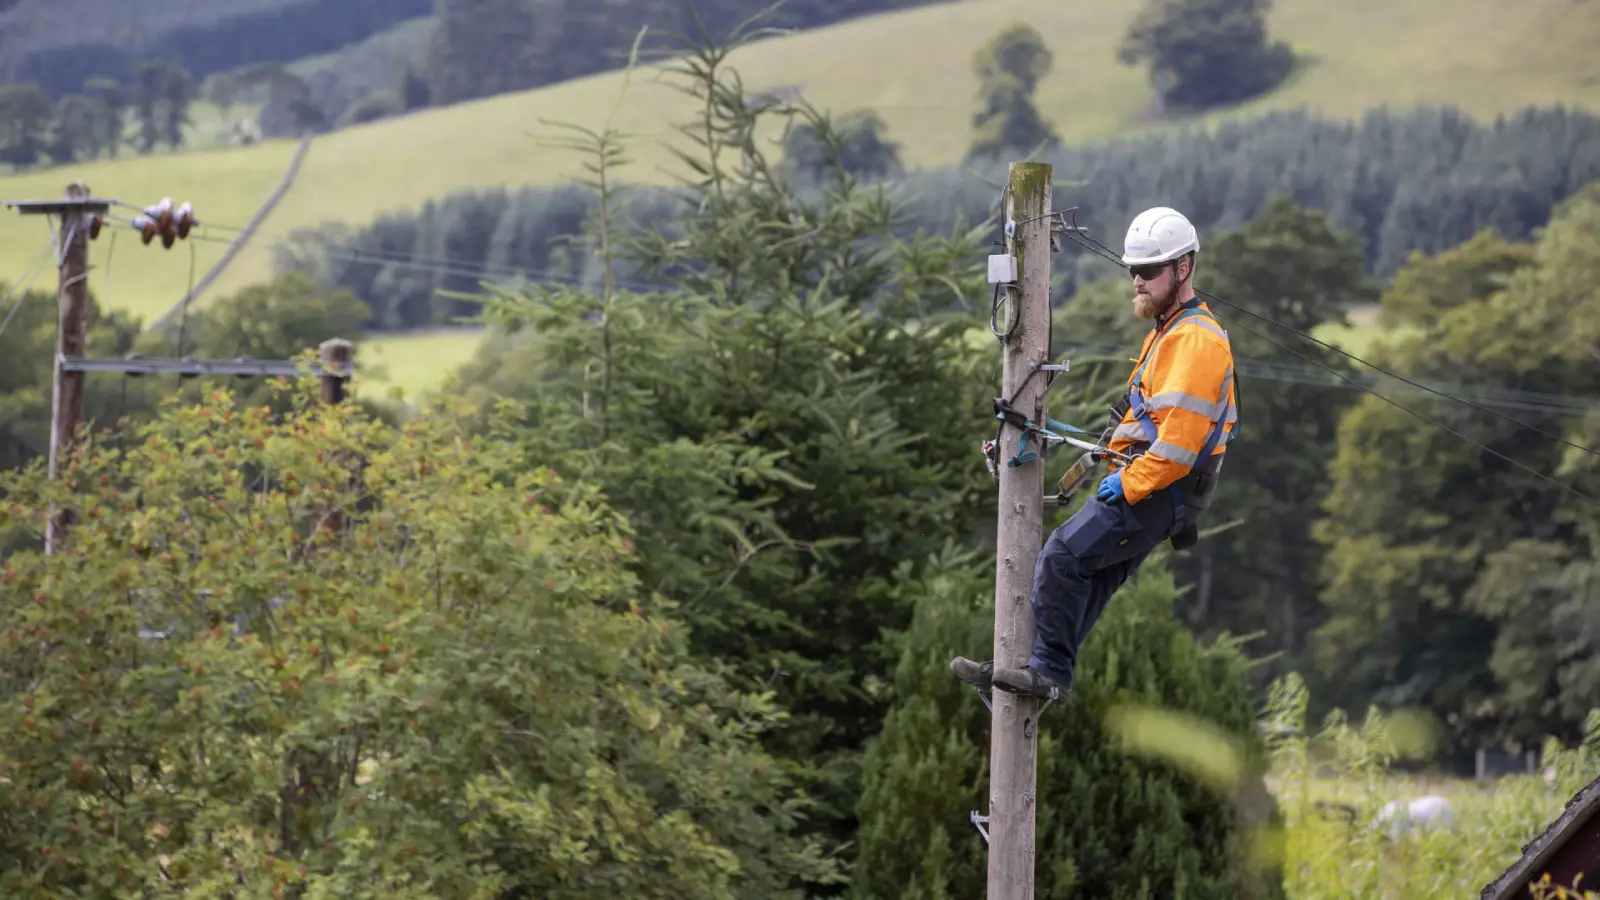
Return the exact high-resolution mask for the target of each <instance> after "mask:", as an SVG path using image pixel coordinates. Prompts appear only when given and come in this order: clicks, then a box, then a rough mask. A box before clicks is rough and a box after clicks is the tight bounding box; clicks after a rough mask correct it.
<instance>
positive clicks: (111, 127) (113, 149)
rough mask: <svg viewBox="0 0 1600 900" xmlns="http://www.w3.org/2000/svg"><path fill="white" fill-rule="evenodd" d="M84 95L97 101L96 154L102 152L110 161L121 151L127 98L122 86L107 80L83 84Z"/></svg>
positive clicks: (101, 79) (96, 80)
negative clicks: (108, 156) (107, 155)
mask: <svg viewBox="0 0 1600 900" xmlns="http://www.w3.org/2000/svg"><path fill="white" fill-rule="evenodd" d="M83 92H84V94H86V95H88V96H90V97H93V98H94V99H95V100H97V101H99V105H98V107H97V108H96V112H97V113H98V114H99V117H98V118H97V120H96V129H95V133H96V135H97V136H98V140H97V141H96V143H95V148H96V153H98V152H99V151H101V150H104V151H105V152H106V153H107V154H109V155H110V156H111V158H112V159H116V158H117V154H118V153H120V152H121V151H122V132H123V128H124V125H125V120H126V117H127V111H128V97H127V94H126V93H125V92H124V91H123V89H122V85H120V84H118V83H117V82H115V81H112V80H111V79H109V78H91V79H89V80H88V81H86V82H84V84H83Z"/></svg>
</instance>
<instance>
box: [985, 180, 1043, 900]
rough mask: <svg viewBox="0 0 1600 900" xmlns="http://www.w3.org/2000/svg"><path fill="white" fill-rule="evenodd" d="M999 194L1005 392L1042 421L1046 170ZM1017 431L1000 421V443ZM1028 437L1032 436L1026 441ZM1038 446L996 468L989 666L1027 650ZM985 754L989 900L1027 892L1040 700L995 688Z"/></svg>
mask: <svg viewBox="0 0 1600 900" xmlns="http://www.w3.org/2000/svg"><path fill="white" fill-rule="evenodd" d="M1009 174H1010V178H1009V185H1010V189H1009V190H1008V191H1007V192H1006V197H1007V202H1006V209H1005V216H1006V252H1008V253H1010V254H1011V255H1012V256H1013V257H1015V258H1016V260H1017V281H1018V283H1019V284H1020V286H1021V289H1022V291H1021V297H1020V299H1016V298H1014V301H1013V302H1017V303H1019V304H1020V309H1019V311H1018V315H1017V322H1016V325H1015V327H1013V328H1012V329H1011V331H1010V334H1009V336H1008V337H1007V340H1006V342H1005V344H1004V346H1003V349H1002V351H1001V353H1002V357H1003V360H1004V369H1003V372H1002V375H1001V383H1002V386H1003V391H1004V394H1003V396H1005V397H1012V396H1013V395H1015V399H1014V400H1013V401H1012V404H1013V405H1014V406H1015V408H1016V409H1018V410H1019V411H1022V412H1024V413H1025V414H1027V415H1028V417H1029V418H1030V419H1031V420H1032V421H1034V422H1039V423H1043V422H1044V421H1045V407H1044V402H1045V388H1046V386H1047V385H1048V383H1049V379H1048V378H1046V377H1042V375H1041V377H1038V378H1030V377H1029V375H1030V374H1031V373H1032V372H1033V371H1034V369H1035V368H1036V367H1038V366H1042V365H1046V364H1048V363H1049V362H1050V360H1048V359H1047V358H1046V354H1047V353H1048V352H1049V351H1048V347H1049V345H1050V344H1049V341H1050V335H1049V331H1050V201H1051V187H1052V170H1051V167H1050V166H1049V165H1045V164H1042V163H1030V162H1021V163H1012V164H1011V170H1010V173H1009ZM1018 438H1019V434H1018V432H1017V430H1016V429H1015V428H1014V427H1012V426H1010V425H1006V426H1004V428H1003V431H1002V438H1001V439H1002V441H1003V443H1002V444H1001V446H1002V447H1015V446H1016V445H1017V444H1016V442H1017V440H1018ZM1030 440H1032V439H1030ZM1043 450H1044V448H1043V447H1040V448H1039V458H1037V459H1035V460H1033V461H1032V462H1028V463H1025V464H1023V465H1020V466H1015V467H1012V466H1000V467H999V472H1000V486H999V490H1000V500H999V530H998V533H997V548H996V549H997V552H996V554H995V557H996V559H995V608H994V664H995V667H996V668H1001V667H1005V668H1013V669H1015V668H1020V667H1021V666H1022V665H1023V664H1024V663H1026V662H1027V661H1028V655H1029V653H1030V651H1031V650H1032V649H1033V638H1034V625H1033V613H1032V610H1030V609H1029V607H1028V595H1029V593H1030V590H1031V588H1032V587H1033V565H1034V560H1035V558H1036V557H1037V556H1038V555H1039V548H1040V546H1041V544H1042V543H1043V533H1044V453H1043ZM992 702H993V710H994V711H993V719H992V721H993V727H992V728H991V731H990V753H989V890H988V896H989V900H1033V875H1034V820H1035V817H1034V798H1035V782H1036V778H1037V772H1038V768H1037V764H1038V721H1037V719H1038V710H1039V707H1040V706H1041V705H1042V704H1043V701H1040V700H1036V699H1034V698H1032V697H1019V696H1017V695H1015V694H1011V693H1008V692H1006V691H995V692H994V694H993V701H992Z"/></svg>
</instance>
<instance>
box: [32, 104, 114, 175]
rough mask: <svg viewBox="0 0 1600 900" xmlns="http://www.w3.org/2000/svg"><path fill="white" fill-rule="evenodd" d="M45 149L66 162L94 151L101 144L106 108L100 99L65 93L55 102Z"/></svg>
mask: <svg viewBox="0 0 1600 900" xmlns="http://www.w3.org/2000/svg"><path fill="white" fill-rule="evenodd" d="M54 118H55V121H54V122H53V123H52V127H51V129H50V144H49V146H48V147H47V148H46V151H45V152H46V153H47V154H48V155H49V156H50V158H51V159H53V160H55V161H56V162H62V163H69V162H72V161H74V160H76V159H77V158H78V156H79V154H86V155H89V156H93V155H95V154H96V153H97V152H98V151H99V148H100V145H101V131H102V129H103V128H104V125H103V121H104V118H105V112H104V110H103V109H102V104H101V103H100V101H99V100H96V99H94V98H93V97H88V96H85V95H83V94H68V95H67V96H65V97H62V98H61V101H60V102H59V103H57V104H56V111H55V117H54Z"/></svg>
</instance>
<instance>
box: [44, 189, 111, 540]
mask: <svg viewBox="0 0 1600 900" xmlns="http://www.w3.org/2000/svg"><path fill="white" fill-rule="evenodd" d="M61 200H62V202H61V204H60V205H59V206H58V207H57V208H56V209H55V210H54V211H55V212H59V213H60V215H61V225H60V227H59V230H58V232H57V234H58V237H57V240H56V265H57V269H58V270H59V278H58V287H57V297H56V302H57V305H58V306H59V320H58V323H59V327H58V328H57V330H56V358H55V363H54V373H55V374H54V378H53V379H52V388H51V399H50V477H51V478H58V477H60V474H61V469H62V468H63V467H64V466H65V465H66V460H67V457H68V456H70V455H71V454H72V446H73V441H74V439H75V438H76V436H77V432H78V426H79V425H80V424H81V423H82V422H83V383H84V373H82V372H70V371H67V370H66V369H65V368H64V367H63V365H62V363H63V361H64V360H66V359H67V358H69V357H79V356H83V355H84V354H85V352H86V351H87V350H88V346H89V218H88V215H87V214H88V213H89V212H92V211H103V209H100V207H102V206H104V204H100V203H96V202H95V201H92V200H90V197H89V188H88V186H87V185H85V184H84V183H83V182H81V181H75V182H73V183H72V184H69V185H67V189H66V191H65V192H64V193H63V195H62V198H61ZM71 524H72V512H71V510H60V511H56V510H52V511H51V516H50V522H49V524H48V525H47V526H46V528H45V535H44V552H45V553H46V554H52V553H54V552H55V549H56V547H57V546H58V545H59V544H60V542H61V540H62V538H64V537H65V536H66V530H67V527H68V526H69V525H71Z"/></svg>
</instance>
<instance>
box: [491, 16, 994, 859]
mask: <svg viewBox="0 0 1600 900" xmlns="http://www.w3.org/2000/svg"><path fill="white" fill-rule="evenodd" d="M734 46H737V44H736V43H730V45H729V46H728V47H713V48H705V47H700V46H691V47H690V48H689V49H688V50H687V51H686V53H685V54H684V56H683V57H682V58H681V59H680V60H679V62H678V63H677V64H676V66H678V67H681V68H679V69H678V74H680V75H682V76H683V78H684V81H683V83H682V86H683V88H684V89H685V90H688V91H694V92H698V93H699V95H700V96H708V97H710V98H711V101H712V102H711V105H710V107H709V108H708V109H707V110H706V113H705V115H706V119H705V120H704V121H702V122H700V123H698V124H686V125H685V126H684V132H685V134H686V135H689V136H691V137H694V136H698V139H699V140H701V141H703V142H704V143H703V144H702V146H701V148H700V149H699V151H698V152H697V154H696V155H695V156H691V157H689V158H688V160H687V162H686V166H687V167H690V168H691V169H694V168H698V169H699V171H698V172H697V173H695V174H693V175H691V176H690V177H689V179H687V180H689V181H690V184H689V185H688V187H687V188H686V190H687V191H688V197H687V198H685V199H686V200H687V201H688V202H683V201H680V202H679V205H677V206H675V207H674V208H671V209H670V210H668V211H666V212H665V213H664V214H663V215H662V216H660V217H659V218H657V219H654V220H652V221H651V222H649V223H648V226H647V227H646V226H641V228H640V230H639V231H638V232H637V233H636V234H633V235H627V236H625V235H623V234H622V232H620V231H619V230H618V227H617V225H618V220H619V217H620V215H621V210H620V209H619V208H618V207H617V205H616V204H617V203H618V202H619V194H620V193H621V192H622V191H623V189H624V186H623V185H620V184H619V177H620V174H619V170H618V167H619V166H620V165H622V164H623V163H625V162H626V152H625V149H624V144H623V138H622V137H621V136H620V135H618V134H616V133H615V132H613V131H610V130H603V131H599V132H595V133H592V134H590V135H588V136H586V137H584V136H580V137H579V138H578V139H577V140H578V142H579V144H580V145H581V146H584V147H587V148H588V152H589V154H590V156H589V163H588V164H589V166H590V169H591V173H592V177H591V178H590V181H589V187H590V188H591V189H592V190H594V191H596V194H597V199H598V202H599V206H598V208H597V209H596V212H595V215H594V217H593V218H592V219H591V220H590V222H589V225H588V226H587V228H586V232H585V235H584V238H583V240H582V241H581V242H580V243H578V244H577V245H576V246H575V247H574V248H573V252H574V254H575V255H581V256H583V257H584V258H587V259H592V260H593V264H594V265H595V266H596V267H598V269H599V270H600V278H599V288H598V290H595V291H583V290H579V289H575V288H573V287H570V286H550V287H537V288H536V287H524V288H519V289H511V288H504V289H502V288H496V289H495V290H494V291H493V292H492V294H491V295H490V297H489V298H488V299H489V302H488V304H487V309H486V311H485V312H486V315H487V316H488V318H489V319H490V320H491V321H493V322H496V323H499V324H502V325H505V326H507V327H512V328H519V329H520V331H519V332H518V333H517V334H516V335H515V336H514V337H512V338H511V339H508V340H507V341H506V342H505V343H504V344H503V345H501V346H499V347H491V348H490V349H489V350H488V352H486V353H485V354H484V355H483V356H482V358H480V359H479V360H478V361H476V362H475V363H474V364H473V365H472V366H470V367H468V369H467V370H466V371H464V372H463V373H462V381H463V383H464V385H465V387H466V389H467V390H468V391H469V394H468V396H472V397H474V398H482V399H484V400H485V401H487V400H488V399H490V398H492V397H494V396H497V395H508V396H512V397H517V398H521V399H523V400H525V401H526V402H527V403H528V406H529V408H530V410H531V415H530V417H529V421H528V427H527V431H526V437H525V440H526V441H527V443H528V447H529V453H530V457H531V458H533V459H545V460H550V461H552V464H554V465H556V466H557V467H558V468H559V469H560V470H561V471H563V472H567V473H570V474H571V475H572V476H573V477H574V478H581V479H582V481H583V483H585V484H595V485H599V486H600V487H601V488H602V489H603V490H604V491H605V494H606V496H607V497H608V498H610V499H611V502H612V503H614V504H615V506H616V508H617V509H618V510H619V511H621V512H622V513H623V514H625V515H627V517H628V518H629V520H630V521H631V522H633V523H634V524H635V526H636V531H637V534H638V538H637V540H638V542H639V553H638V557H637V560H636V563H635V570H636V572H637V574H638V577H639V578H640V579H641V580H642V582H643V583H644V584H645V585H646V586H647V587H648V588H649V589H651V590H654V591H658V592H660V593H662V594H664V595H667V596H672V597H678V598H682V599H683V605H682V606H681V608H680V609H681V613H680V614H681V616H682V617H683V619H684V621H685V622H687V623H688V624H689V626H690V628H691V644H692V646H693V647H694V649H695V651H696V652H697V653H699V654H700V655H701V657H702V658H703V659H707V660H711V659H716V660H720V661H723V662H725V663H726V664H727V665H728V666H729V667H730V668H731V669H732V671H733V672H734V673H736V674H737V675H738V676H739V678H740V679H741V681H740V682H739V683H741V684H748V685H765V686H768V687H770V689H771V690H772V691H773V692H774V693H775V696H776V697H777V698H778V700H779V702H780V703H781V704H782V705H783V707H784V708H785V709H786V710H787V711H788V713H789V718H788V719H787V721H786V722H785V723H784V724H783V725H782V727H780V728H778V729H775V730H774V731H773V732H772V733H771V734H770V735H769V736H768V739H767V746H768V747H769V749H771V750H772V751H773V752H774V753H776V754H778V755H780V756H781V757H782V758H783V759H784V760H785V766H786V768H789V769H791V770H793V771H794V772H795V773H796V775H797V777H801V778H803V779H804V781H803V783H804V784H806V785H807V786H808V787H809V788H810V789H811V792H812V793H813V794H814V795H815V797H816V799H817V800H818V803H819V808H818V809H817V810H816V812H815V813H814V816H813V819H812V820H811V823H810V826H811V827H812V828H815V829H817V830H818V831H821V832H824V833H826V834H827V835H828V836H829V838H830V839H831V840H832V841H833V842H834V843H835V844H836V845H839V846H843V845H847V844H848V843H849V841H850V840H851V838H852V836H853V834H854V832H855V828H854V822H853V817H854V807H855V797H856V795H857V787H856V779H857V778H858V776H859V758H860V753H861V750H862V747H863V746H864V744H865V742H866V740H867V739H868V737H870V735H871V734H872V733H873V732H875V731H876V729H877V727H878V722H879V721H880V718H881V715H882V702H881V700H879V699H878V698H876V697H874V696H873V695H872V694H871V693H870V692H869V691H868V690H867V689H866V688H865V687H864V685H865V684H866V683H867V682H868V681H869V680H870V679H871V678H873V677H874V676H876V677H878V678H880V679H881V678H882V677H883V676H884V675H886V673H887V670H888V667H889V666H890V665H891V663H892V660H891V658H890V657H889V656H888V655H886V653H885V651H884V649H883V648H882V647H881V645H880V641H881V637H882V634H883V632H884V631H885V630H887V629H891V628H899V627H903V626H904V624H905V620H906V617H907V616H908V615H909V607H908V605H907V604H906V602H904V600H902V599H898V598H900V597H902V596H903V594H902V592H903V590H904V587H903V586H904V585H905V584H907V583H910V582H916V581H918V580H919V579H920V578H922V577H923V576H924V574H925V573H926V572H928V571H930V567H931V566H932V565H933V562H932V560H933V559H934V558H935V557H936V556H937V555H938V554H941V553H942V552H943V551H944V549H945V548H946V547H947V546H948V545H951V544H953V543H964V542H967V541H969V540H971V539H972V536H973V535H974V534H975V533H981V529H983V528H984V527H986V521H987V520H988V519H989V518H990V516H991V515H992V511H991V509H990V502H989V498H990V496H991V495H990V494H989V489H990V488H989V485H988V483H987V475H986V473H985V472H984V469H983V468H982V466H981V464H980V463H979V462H978V461H977V460H976V459H974V457H975V455H976V454H974V453H973V449H974V447H975V446H976V445H977V443H978V442H979V441H980V440H981V439H982V437H983V436H984V434H985V432H986V431H988V430H989V429H990V428H991V427H992V426H991V423H992V419H991V417H990V414H989V411H988V394H987V390H988V388H987V385H986V376H992V375H993V374H994V373H993V372H992V371H991V370H992V369H993V366H994V362H995V361H994V358H993V356H992V354H990V353H987V352H983V351H982V350H980V349H977V348H974V347H973V346H972V344H971V342H970V341H969V340H968V338H967V335H968V333H969V329H970V322H969V321H967V320H965V318H964V317H957V318H951V317H942V316H941V311H942V310H944V309H945V308H947V307H948V306H950V305H951V303H952V302H953V301H955V300H958V299H959V298H960V297H961V296H977V295H979V294H980V293H981V292H982V284H981V272H979V271H978V267H977V265H976V264H975V263H974V260H978V259H981V256H980V255H979V253H978V245H977V242H978V240H979V238H980V234H978V233H967V232H963V231H960V230H957V232H956V233H955V234H954V235H951V236H921V237H918V238H917V239H915V240H911V241H903V240H900V239H897V238H895V237H894V235H893V233H892V229H893V227H894V224H895V222H896V221H897V218H898V215H899V212H898V205H897V204H895V203H893V202H892V201H891V200H890V198H889V197H888V196H887V194H886V192H885V190H884V189H883V188H882V186H876V187H873V188H871V189H868V188H864V187H862V186H861V185H860V184H859V183H858V182H857V180H856V179H854V178H853V177H851V176H850V175H849V174H848V173H844V172H839V171H834V172H833V173H832V174H831V175H830V180H829V181H828V183H827V185H826V190H825V191H823V192H822V196H821V197H820V199H814V198H813V197H811V196H806V195H801V194H799V193H797V192H795V191H794V190H792V189H791V187H790V186H789V185H787V184H786V183H785V181H784V180H783V179H782V178H780V177H778V176H777V175H776V174H775V167H774V165H773V163H772V162H771V161H770V160H768V159H767V157H766V156H765V155H764V153H763V152H762V150H761V149H760V145H759V143H758V142H756V141H754V140H751V139H749V138H748V135H751V134H753V133H755V129H756V128H757V127H758V125H760V124H761V122H760V117H761V116H764V115H769V114H775V113H774V112H773V111H770V110H768V111H766V112H763V111H760V110H758V109H756V108H752V107H749V106H746V105H745V95H744V92H743V91H742V90H739V89H738V85H737V81H736V79H735V77H734V76H733V74H732V73H730V72H728V71H726V69H725V65H724V62H725V54H726V53H727V52H729V51H730V50H731V48H732V47H734ZM808 121H810V122H811V123H812V124H813V125H814V126H816V127H819V128H826V127H827V123H826V122H825V121H824V120H823V118H822V117H820V116H817V115H815V114H814V113H808ZM623 258H626V259H629V260H637V263H638V264H639V265H640V267H641V271H642V272H643V273H644V274H645V277H658V278H660V279H661V280H662V281H664V282H668V283H674V284H676V285H677V288H676V289H675V290H672V291H665V292H660V293H654V294H643V293H637V292H635V291H634V290H632V289H631V288H630V286H629V285H628V284H625V283H623V282H622V281H620V280H619V279H617V278H615V277H613V275H612V266H613V264H615V263H617V262H619V261H620V260H622V259H623ZM935 410H936V411H937V412H934V413H930V411H935Z"/></svg>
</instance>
